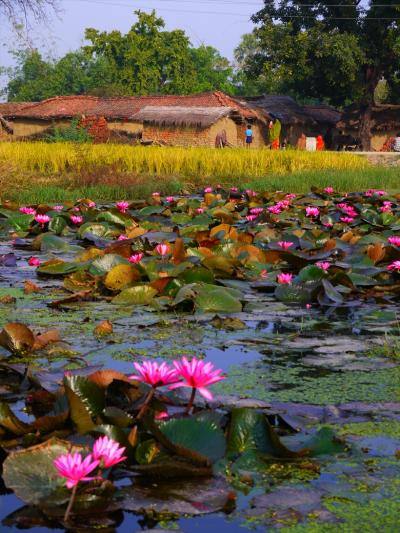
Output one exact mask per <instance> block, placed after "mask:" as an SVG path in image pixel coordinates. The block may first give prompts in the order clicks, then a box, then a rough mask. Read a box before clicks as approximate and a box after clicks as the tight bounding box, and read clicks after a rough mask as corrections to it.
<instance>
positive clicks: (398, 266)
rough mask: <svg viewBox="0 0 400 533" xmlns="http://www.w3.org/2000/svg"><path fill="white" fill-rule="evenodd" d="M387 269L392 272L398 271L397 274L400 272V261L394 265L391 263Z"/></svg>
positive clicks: (394, 262)
mask: <svg viewBox="0 0 400 533" xmlns="http://www.w3.org/2000/svg"><path fill="white" fill-rule="evenodd" d="M387 269H388V270H389V271H390V272H392V271H394V270H397V272H400V261H393V263H390V265H388V267H387Z"/></svg>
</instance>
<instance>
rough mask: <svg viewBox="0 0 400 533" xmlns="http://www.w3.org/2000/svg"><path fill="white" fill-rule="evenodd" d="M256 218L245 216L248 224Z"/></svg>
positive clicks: (254, 216)
mask: <svg viewBox="0 0 400 533" xmlns="http://www.w3.org/2000/svg"><path fill="white" fill-rule="evenodd" d="M256 218H257V215H246V220H247V221H248V222H252V221H253V220H255V219H256Z"/></svg>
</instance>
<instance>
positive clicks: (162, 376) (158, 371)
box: [129, 361, 179, 389]
mask: <svg viewBox="0 0 400 533" xmlns="http://www.w3.org/2000/svg"><path fill="white" fill-rule="evenodd" d="M133 365H134V367H135V368H136V370H137V371H138V372H139V374H140V375H139V376H138V375H136V374H133V375H132V376H129V379H135V380H136V381H143V383H147V385H150V386H151V387H153V388H154V389H155V388H157V387H164V386H165V385H170V384H171V383H176V382H177V381H179V376H178V373H177V371H176V370H175V368H171V367H169V366H168V365H167V363H161V364H160V365H159V364H158V363H157V362H155V361H153V362H151V361H145V362H144V363H142V364H139V363H133Z"/></svg>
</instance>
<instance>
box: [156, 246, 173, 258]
mask: <svg viewBox="0 0 400 533" xmlns="http://www.w3.org/2000/svg"><path fill="white" fill-rule="evenodd" d="M155 250H156V252H157V253H158V254H159V255H161V256H164V255H167V254H169V252H170V248H169V245H168V244H157V246H156V247H155Z"/></svg>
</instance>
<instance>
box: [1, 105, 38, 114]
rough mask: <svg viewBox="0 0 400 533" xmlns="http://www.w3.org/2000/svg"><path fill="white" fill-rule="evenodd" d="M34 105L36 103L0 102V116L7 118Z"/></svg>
mask: <svg viewBox="0 0 400 533" xmlns="http://www.w3.org/2000/svg"><path fill="white" fill-rule="evenodd" d="M34 104H36V102H0V115H3V117H8V116H9V115H10V114H13V113H14V112H16V111H20V110H21V109H24V108H25V107H29V106H31V105H34Z"/></svg>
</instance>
